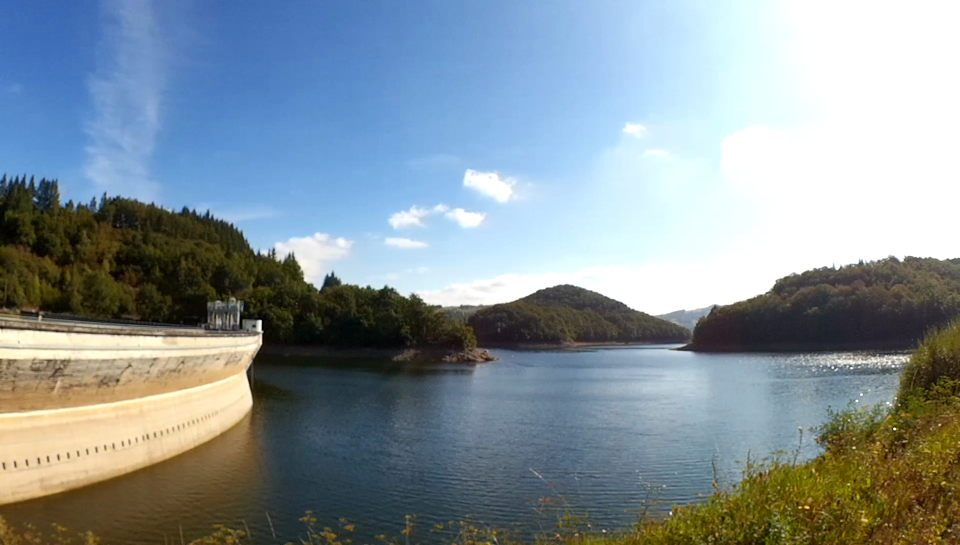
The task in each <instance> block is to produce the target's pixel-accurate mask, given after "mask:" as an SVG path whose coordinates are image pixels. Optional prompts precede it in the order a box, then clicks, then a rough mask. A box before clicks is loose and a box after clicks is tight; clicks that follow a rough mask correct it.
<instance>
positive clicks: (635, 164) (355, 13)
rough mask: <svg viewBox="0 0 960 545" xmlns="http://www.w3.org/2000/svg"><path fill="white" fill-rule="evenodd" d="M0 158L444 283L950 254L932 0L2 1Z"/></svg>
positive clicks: (12, 165) (954, 74) (750, 290)
mask: <svg viewBox="0 0 960 545" xmlns="http://www.w3.org/2000/svg"><path fill="white" fill-rule="evenodd" d="M0 13H2V16H0V126H2V127H3V129H4V130H2V131H0V172H7V173H9V174H11V175H14V174H23V173H28V174H31V175H36V176H37V178H40V177H47V178H56V179H59V181H60V184H61V192H62V194H63V197H64V199H73V200H76V201H82V202H88V201H89V200H90V198H91V197H93V196H99V195H101V194H102V193H104V192H106V193H107V194H109V195H121V196H126V197H135V198H138V199H141V200H144V201H148V202H155V203H157V204H159V205H162V206H165V207H167V208H171V209H175V210H179V209H180V208H182V207H183V206H188V207H190V208H195V209H197V210H200V211H204V210H211V211H212V212H213V213H214V214H215V215H217V216H219V217H223V218H224V219H227V220H230V221H232V222H234V223H236V225H237V226H238V227H239V228H240V229H242V230H243V232H244V234H245V235H246V237H247V239H248V240H249V241H250V243H251V245H252V246H253V247H254V248H259V249H262V250H267V249H270V248H275V249H276V250H277V251H278V253H279V254H281V255H285V254H286V253H289V252H293V253H294V254H295V255H296V257H297V259H298V261H299V262H300V264H301V266H302V268H303V271H304V273H305V277H306V278H307V280H308V281H311V282H314V283H318V282H321V281H322V279H323V276H324V275H325V274H326V273H328V272H330V271H335V272H336V274H337V275H338V276H340V277H341V278H342V279H344V280H345V281H347V282H350V283H357V284H362V285H368V284H369V285H373V286H377V287H379V286H382V285H391V286H394V287H396V288H397V289H398V290H399V291H401V292H402V293H417V294H419V295H420V296H421V297H423V298H424V299H425V300H426V301H428V302H431V303H436V304H443V305H457V304H491V303H498V302H505V301H510V300H513V299H516V298H518V297H522V296H524V295H527V294H529V293H531V292H533V291H535V290H537V289H541V288H544V287H549V286H552V285H556V284H561V283H572V284H576V285H579V286H583V287H585V288H588V289H593V290H595V291H598V292H600V293H603V294H604V295H607V296H610V297H614V298H616V299H619V300H621V301H623V302H625V303H627V304H628V305H630V306H631V307H633V308H635V309H638V310H642V311H645V312H650V313H663V312H669V311H673V310H678V309H683V308H686V309H691V308H698V307H704V306H707V305H711V304H715V303H716V304H725V303H732V302H734V301H737V300H741V299H745V298H748V297H751V296H754V295H757V294H760V293H763V292H766V291H767V290H768V289H769V288H770V287H771V286H772V285H773V282H774V280H776V279H777V278H779V277H782V276H785V275H788V274H791V273H795V272H802V271H804V270H807V269H811V268H815V267H822V266H831V265H838V266H839V265H842V264H846V263H853V262H856V261H858V260H860V259H864V260H872V259H880V258H884V257H886V256H888V255H895V256H898V257H903V256H907V255H913V256H924V257H926V256H929V257H938V258H948V257H960V243H958V242H957V236H956V232H957V221H956V218H957V216H958V214H957V210H958V209H960V207H958V205H957V203H958V202H960V199H958V197H960V161H958V160H957V159H956V156H957V150H958V149H960V146H958V144H960V132H958V127H960V101H958V97H960V75H958V71H960V69H958V68H957V62H956V54H957V51H960V43H958V42H960V34H958V33H956V32H955V29H956V28H958V27H960V24H958V23H960V3H957V2H953V1H938V2H935V1H924V0H919V1H914V2H887V1H883V0H875V1H854V0H851V1H843V0H838V1H817V0H806V1H787V0H783V1H778V0H765V1H751V0H743V1H735V0H725V1H715V0H699V1H694V0H678V1H671V2H664V1H642V0H633V1H629V2H623V1H606V0H594V1H591V2H582V1H580V0H544V1H539V2H516V1H511V0H483V1H480V0H455V1H450V0H418V1H416V2H393V1H389V0H370V1H367V2H352V1H347V0H342V1H338V0H331V1H325V2H316V1H296V0H291V1H288V2H267V1H252V0H251V1H245V2H189V1H186V0H157V1H151V0H128V1H114V0H102V1H94V0H78V1H77V2H60V1H52V0H34V1H31V2H17V1H13V0H0Z"/></svg>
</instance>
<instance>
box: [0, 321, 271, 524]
mask: <svg viewBox="0 0 960 545" xmlns="http://www.w3.org/2000/svg"><path fill="white" fill-rule="evenodd" d="M251 329H253V330H252V331H209V330H204V329H200V328H195V329H187V328H158V327H138V326H131V325H107V324H87V323H82V322H61V321H49V320H44V321H33V320H22V319H17V318H0V505H2V504H5V503H12V502H17V501H23V500H27V499H31V498H36V497H40V496H45V495H49V494H55V493H58V492H63V491H66V490H70V489H73V488H78V487H81V486H84V485H87V484H91V483H94V482H98V481H102V480H106V479H110V478H112V477H116V476H119V475H122V474H124V473H129V472H131V471H134V470H137V469H140V468H142V467H145V466H148V465H151V464H154V463H157V462H160V461H163V460H166V459H168V458H171V457H173V456H176V455H178V454H181V453H183V452H185V451H187V450H189V449H191V448H193V447H195V446H197V445H199V444H201V443H204V442H206V441H208V440H210V439H212V438H214V437H216V436H217V435H219V434H220V433H222V432H223V431H225V430H227V429H229V428H230V427H232V426H233V425H235V424H236V423H237V422H239V421H240V420H241V419H242V418H243V417H244V416H245V415H246V414H247V413H248V412H249V411H250V408H251V406H252V404H253V401H252V396H251V393H250V386H249V383H248V381H247V376H246V370H247V368H248V367H249V365H250V363H251V362H252V361H253V358H254V356H255V355H256V353H257V351H258V350H259V349H260V345H261V337H262V334H261V333H260V332H259V327H258V326H255V327H251Z"/></svg>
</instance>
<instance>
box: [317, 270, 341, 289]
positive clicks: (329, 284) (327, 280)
mask: <svg viewBox="0 0 960 545" xmlns="http://www.w3.org/2000/svg"><path fill="white" fill-rule="evenodd" d="M340 285H343V282H342V281H341V280H340V279H339V278H337V273H335V272H333V271H330V274H328V275H326V276H324V277H323V285H322V286H321V287H320V291H323V290H325V289H327V288H335V287H337V286H340Z"/></svg>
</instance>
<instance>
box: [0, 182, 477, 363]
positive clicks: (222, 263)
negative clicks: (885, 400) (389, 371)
mask: <svg viewBox="0 0 960 545" xmlns="http://www.w3.org/2000/svg"><path fill="white" fill-rule="evenodd" d="M0 290H2V291H0V302H2V306H3V307H5V308H20V309H40V310H45V311H53V312H65V313H70V314H75V315H81V316H95V317H109V318H120V317H123V318H132V319H142V320H148V321H157V322H170V323H182V324H191V325H195V324H198V323H201V322H203V321H205V320H206V303H207V301H210V300H215V299H225V298H228V297H231V296H232V297H236V298H238V299H242V300H244V301H246V312H245V313H244V314H245V317H250V318H260V319H262V320H263V321H264V335H265V338H266V340H267V341H268V342H282V343H301V344H322V345H330V346H343V347H400V346H409V345H420V346H425V345H437V346H440V345H442V346H451V347H461V346H466V347H469V346H470V345H472V344H473V343H474V342H475V339H474V337H473V333H472V332H471V331H470V330H469V328H468V327H466V326H465V325H463V324H456V323H454V322H453V321H452V320H449V319H448V318H447V317H446V316H444V315H442V314H441V313H439V312H438V311H437V310H436V309H434V308H433V307H430V306H429V305H426V304H425V303H424V302H423V301H422V300H420V299H419V298H418V297H416V296H413V295H412V296H410V297H403V296H401V295H400V294H399V293H397V292H396V291H395V290H393V289H392V288H387V287H384V288H382V289H374V288H370V287H366V288H361V287H358V286H351V285H346V284H341V282H340V280H339V279H338V278H336V276H334V275H332V274H331V275H328V277H327V279H326V281H325V282H324V287H323V289H322V290H317V289H316V288H315V287H314V286H312V285H311V284H309V283H307V282H306V281H304V278H303V272H302V270H301V269H300V265H299V264H298V263H297V260H296V257H295V256H293V255H288V256H283V257H278V256H277V255H276V252H274V251H273V250H271V251H269V252H267V253H265V254H261V253H259V252H254V251H253V250H252V249H251V248H250V245H249V244H248V243H247V240H246V238H244V236H243V233H242V232H240V230H238V229H237V228H236V227H234V226H233V225H231V224H230V223H228V222H225V221H223V220H219V219H216V218H214V217H213V216H212V215H211V214H210V213H209V212H207V213H206V214H202V215H201V214H198V213H197V212H195V211H193V210H189V209H187V208H184V209H183V210H181V211H180V212H172V211H169V210H165V209H163V208H161V207H158V206H154V205H152V204H149V205H148V204H144V203H141V202H138V201H134V200H130V199H124V198H121V197H107V195H106V194H104V195H103V197H102V198H101V199H100V200H99V201H98V200H97V199H94V200H92V201H91V202H90V203H89V204H75V203H73V202H68V203H66V205H63V204H61V202H60V189H59V185H58V184H57V182H56V181H55V180H46V179H42V180H40V181H39V183H38V182H36V180H35V179H34V178H30V179H29V180H28V179H27V177H26V176H23V177H20V176H17V177H15V178H13V179H8V178H7V176H6V175H4V176H3V177H2V178H0Z"/></svg>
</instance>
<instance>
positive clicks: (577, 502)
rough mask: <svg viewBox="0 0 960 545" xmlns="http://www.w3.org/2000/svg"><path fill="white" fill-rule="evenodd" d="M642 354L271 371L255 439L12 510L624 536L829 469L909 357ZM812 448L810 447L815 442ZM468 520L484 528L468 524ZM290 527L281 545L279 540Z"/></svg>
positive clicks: (164, 536)
mask: <svg viewBox="0 0 960 545" xmlns="http://www.w3.org/2000/svg"><path fill="white" fill-rule="evenodd" d="M673 348H675V347H666V346H643V347H618V348H602V349H583V350H575V351H562V352H561V351H556V352H547V351H544V352H519V351H507V350H493V351H491V352H493V353H494V354H495V355H496V356H498V357H499V358H500V361H497V362H493V363H489V364H482V365H478V366H475V367H474V366H463V365H456V364H449V365H443V366H436V367H426V368H423V367H421V368H399V369H391V370H384V369H383V368H382V366H377V365H373V364H370V365H361V364H356V363H347V362H345V361H341V362H337V364H336V365H335V366H330V365H325V363H327V362H323V361H316V360H307V359H288V358H267V357H264V356H261V357H259V358H257V360H256V362H255V363H254V367H253V370H252V373H251V374H252V379H253V384H254V387H253V391H254V407H253V411H252V413H251V414H250V415H249V416H247V417H246V418H245V419H244V420H243V421H242V422H241V423H240V424H239V425H237V426H236V427H234V428H232V429H230V430H228V431H227V432H225V433H224V434H223V435H222V436H220V437H218V438H216V439H214V440H213V441H211V442H209V443H207V444H205V445H202V446H200V447H199V448H197V449H195V450H193V451H191V452H188V453H186V454H183V455H181V456H179V457H176V458H174V459H172V460H169V461H167V462H163V463H161V464H158V465H156V466H152V467H149V468H146V469H143V470H141V471H138V472H136V473H133V474H130V475H126V476H123V477H120V478H117V479H114V480H111V481H107V482H104V483H100V484H97V485H94V486H90V487H87V488H84V489H81V490H77V491H73V492H68V493H65V494H60V495H57V496H52V497H49V498H43V499H39V500H34V501H30V502H25V503H21V504H15V505H9V506H4V507H0V516H3V517H5V518H7V519H8V520H9V521H10V522H13V523H15V524H24V523H32V524H34V525H35V526H37V527H39V528H41V529H43V528H49V524H50V523H51V522H56V523H59V524H62V525H64V526H67V527H68V528H70V529H71V530H76V531H81V530H91V531H93V532H95V533H96V534H98V535H99V536H101V537H102V538H104V539H105V540H106V541H107V542H111V543H112V542H122V543H174V542H177V543H179V542H180V536H181V532H182V535H183V536H184V537H185V540H186V541H190V540H191V539H195V538H198V537H201V536H202V535H205V534H208V533H210V532H211V531H212V525H214V524H224V525H227V526H231V527H235V528H241V529H242V528H244V526H245V525H246V527H248V528H249V529H250V531H251V532H252V533H253V534H254V537H255V538H259V539H257V541H258V542H259V541H264V542H271V543H272V542H274V540H273V539H272V537H271V536H272V534H273V533H276V534H277V535H278V539H277V540H275V541H276V542H278V543H283V542H286V541H297V538H298V536H302V535H303V534H304V531H303V525H302V524H301V523H300V522H298V519H299V518H300V517H301V516H303V514H304V512H305V511H307V510H311V511H313V512H314V516H316V517H317V518H318V519H319V520H320V521H321V523H325V524H327V525H331V526H333V525H336V522H337V519H339V518H345V519H346V520H347V521H349V522H350V523H353V524H356V526H357V529H356V532H355V536H353V539H354V540H355V542H358V543H359V542H371V541H374V539H373V536H375V535H378V534H386V535H388V536H400V531H401V530H403V529H404V525H405V516H406V515H416V517H417V519H416V522H415V524H416V529H415V530H414V533H415V536H416V539H415V540H412V541H418V542H433V541H442V537H441V536H440V535H439V534H431V533H430V532H429V530H428V529H429V528H431V527H433V525H434V524H436V523H445V522H448V521H461V520H469V521H473V524H477V525H488V526H495V527H502V528H511V531H512V532H516V533H517V534H518V536H519V537H525V536H530V537H531V538H532V536H533V534H534V533H536V532H539V531H541V530H546V529H549V528H551V527H553V526H555V525H556V522H557V517H558V515H562V510H563V509H564V508H569V509H570V510H571V511H572V512H574V513H579V514H583V513H588V514H589V518H590V520H591V523H592V524H593V525H594V526H595V527H598V528H612V529H613V528H621V527H624V526H626V525H629V524H631V523H633V522H635V521H636V520H637V517H638V515H639V513H640V510H641V509H642V508H643V506H644V505H645V502H646V504H649V503H650V502H652V501H653V500H656V502H657V503H656V505H653V506H652V507H651V508H650V513H651V515H650V516H667V514H668V512H669V510H670V508H671V506H672V505H675V504H686V503H690V502H696V501H700V500H702V499H703V498H704V497H706V496H708V495H709V494H710V493H711V492H712V490H713V488H712V483H713V481H714V470H713V466H714V465H715V466H716V477H717V478H718V481H719V484H720V486H724V487H729V486H732V485H733V484H735V483H736V482H737V481H738V480H739V479H740V475H741V468H742V465H743V462H744V461H745V460H746V458H747V456H748V454H749V456H750V457H751V459H756V458H763V457H768V456H770V455H771V454H772V453H775V452H777V451H784V452H786V453H787V454H786V456H788V457H789V458H790V459H792V458H793V456H794V454H795V453H796V452H797V451H799V459H801V460H803V459H807V458H810V457H812V456H816V455H817V454H818V453H819V452H820V450H819V448H818V447H817V445H816V443H815V441H814V433H812V432H811V431H810V428H811V427H815V426H817V425H819V424H821V423H822V422H823V421H824V419H825V418H826V415H827V409H828V408H833V409H843V408H846V407H847V406H848V405H849V404H853V405H867V404H869V405H873V404H878V403H881V404H886V403H889V402H891V401H893V399H894V396H895V394H896V389H897V380H898V377H899V372H900V369H901V368H902V366H903V364H904V363H905V362H906V359H907V355H906V354H904V353H880V352H839V353H837V352H834V353H810V354H698V353H691V352H682V351H677V350H673ZM798 428H799V429H802V430H803V432H804V433H803V437H802V442H801V438H800V434H799V433H798ZM468 517H469V518H468ZM271 526H272V528H271Z"/></svg>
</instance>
